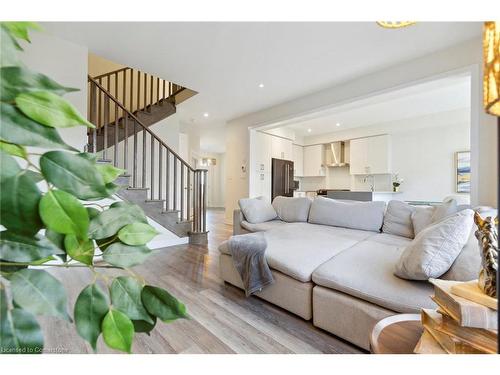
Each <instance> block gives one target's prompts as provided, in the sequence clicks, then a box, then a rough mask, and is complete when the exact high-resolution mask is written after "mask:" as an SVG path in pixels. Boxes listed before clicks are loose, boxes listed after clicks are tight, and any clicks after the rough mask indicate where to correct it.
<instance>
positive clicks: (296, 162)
mask: <svg viewBox="0 0 500 375" xmlns="http://www.w3.org/2000/svg"><path fill="white" fill-rule="evenodd" d="M292 154H293V155H292V160H293V175H294V176H295V177H302V176H303V175H304V147H302V146H299V145H293V146H292Z"/></svg>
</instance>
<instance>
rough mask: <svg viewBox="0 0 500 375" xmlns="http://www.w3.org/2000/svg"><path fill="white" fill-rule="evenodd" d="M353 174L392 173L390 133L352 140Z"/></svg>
mask: <svg viewBox="0 0 500 375" xmlns="http://www.w3.org/2000/svg"><path fill="white" fill-rule="evenodd" d="M349 156H350V161H349V162H350V167H349V168H350V169H349V171H350V173H351V174H389V173H391V138H390V136H389V135H379V136H375V137H367V138H358V139H352V140H351V141H350V152H349Z"/></svg>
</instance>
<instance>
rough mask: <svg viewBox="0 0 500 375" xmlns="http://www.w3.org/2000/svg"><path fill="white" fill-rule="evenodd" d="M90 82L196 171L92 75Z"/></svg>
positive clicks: (189, 167)
mask: <svg viewBox="0 0 500 375" xmlns="http://www.w3.org/2000/svg"><path fill="white" fill-rule="evenodd" d="M88 80H89V81H90V82H92V83H93V84H94V85H96V87H98V88H99V90H101V91H102V92H103V93H104V95H106V96H107V97H108V98H109V99H110V100H111V101H113V102H114V103H115V104H116V105H117V106H118V107H120V108H121V109H122V110H123V111H124V112H125V113H127V115H128V116H129V117H130V118H132V119H133V120H134V121H135V122H136V123H137V124H139V126H141V127H142V129H143V131H145V132H147V133H149V135H150V136H151V137H153V138H154V139H155V140H156V141H158V143H159V144H161V145H162V146H163V147H165V148H166V149H167V150H168V151H169V152H170V153H171V154H172V155H173V156H174V157H175V158H176V159H178V160H179V161H180V162H181V163H182V164H183V165H184V166H185V167H186V168H188V169H189V170H190V171H191V172H194V171H196V170H195V169H194V168H193V167H191V165H189V163H188V162H187V161H185V160H184V159H183V158H181V157H180V156H179V155H178V154H177V153H176V152H175V151H174V150H172V149H171V148H170V147H169V146H168V145H167V144H166V143H165V142H163V140H162V139H161V138H159V137H158V136H157V135H156V134H155V133H153V132H152V131H151V130H150V129H149V128H148V127H147V126H146V125H144V124H143V123H142V122H141V120H139V119H138V118H137V117H136V116H135V115H134V114H133V113H132V112H130V111H129V110H128V109H127V108H125V106H124V105H123V104H122V103H120V101H119V100H118V99H116V98H115V97H114V96H113V95H111V94H110V93H109V92H108V91H107V90H106V89H105V88H104V87H103V86H102V85H101V84H100V83H99V82H97V81H96V79H94V78H92V77H91V76H90V75H89V76H88Z"/></svg>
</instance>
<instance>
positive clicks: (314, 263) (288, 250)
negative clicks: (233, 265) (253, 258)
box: [219, 223, 373, 282]
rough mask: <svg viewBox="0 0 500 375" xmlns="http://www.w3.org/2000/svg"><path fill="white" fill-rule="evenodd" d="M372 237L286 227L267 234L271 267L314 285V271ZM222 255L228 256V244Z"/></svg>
mask: <svg viewBox="0 0 500 375" xmlns="http://www.w3.org/2000/svg"><path fill="white" fill-rule="evenodd" d="M371 235H373V233H370V232H366V231H359V230H353V229H346V228H335V227H329V226H324V225H314V224H308V223H287V224H285V225H282V226H280V227H278V228H274V229H272V230H269V231H266V232H265V237H266V241H267V248H266V259H267V262H268V264H269V267H271V268H272V269H275V270H277V271H280V272H282V273H284V274H285V275H288V276H290V277H292V278H294V279H296V280H299V281H302V282H308V281H311V276H312V273H313V272H314V270H315V269H316V268H317V267H318V266H319V265H321V264H322V263H324V262H326V261H327V260H329V259H330V258H332V257H333V256H335V255H336V254H338V253H340V252H341V251H343V250H345V249H347V248H349V247H351V246H353V245H354V244H356V243H358V242H359V241H362V240H364V239H365V238H367V237H370V236H371ZM219 251H220V252H221V253H223V254H229V255H230V251H229V249H228V247H227V244H222V245H221V246H219Z"/></svg>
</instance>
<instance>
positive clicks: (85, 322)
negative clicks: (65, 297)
mask: <svg viewBox="0 0 500 375" xmlns="http://www.w3.org/2000/svg"><path fill="white" fill-rule="evenodd" d="M108 306H109V301H108V296H107V295H106V294H105V293H104V292H103V291H102V290H101V288H99V286H98V285H97V284H91V285H89V286H87V287H86V288H85V289H83V290H82V291H81V292H80V294H79V296H78V298H77V299H76V302H75V311H74V317H75V325H76V330H77V331H78V334H79V335H80V336H81V337H82V338H83V339H84V340H86V341H88V342H89V343H90V345H91V346H92V349H94V350H96V344H97V338H98V337H99V335H100V334H101V324H102V320H103V319H104V317H105V316H106V314H107V312H108V310H109V307H108Z"/></svg>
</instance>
